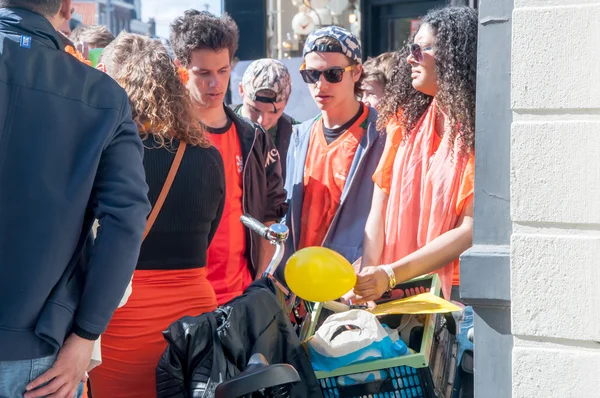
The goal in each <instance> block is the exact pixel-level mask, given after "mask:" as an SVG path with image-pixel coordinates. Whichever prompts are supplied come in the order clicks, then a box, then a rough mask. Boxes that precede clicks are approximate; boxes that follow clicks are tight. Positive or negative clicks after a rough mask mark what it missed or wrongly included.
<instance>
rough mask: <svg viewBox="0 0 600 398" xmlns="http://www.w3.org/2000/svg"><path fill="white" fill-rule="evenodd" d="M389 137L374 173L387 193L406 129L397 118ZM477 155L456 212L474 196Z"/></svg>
mask: <svg viewBox="0 0 600 398" xmlns="http://www.w3.org/2000/svg"><path fill="white" fill-rule="evenodd" d="M386 131H387V137H386V143H385V149H384V151H383V154H382V156H381V160H380V161H379V165H378V166H377V169H376V170H375V173H374V174H373V182H375V184H376V185H377V186H378V187H379V189H381V190H382V191H383V192H385V193H386V194H388V195H389V194H390V189H391V187H392V177H393V176H392V174H393V169H394V161H395V160H396V154H397V152H398V148H399V147H400V145H401V144H402V140H403V139H404V129H403V128H402V126H401V125H400V124H399V123H398V122H397V121H396V119H392V120H390V122H389V123H388V126H387V128H386ZM440 143H441V138H440V137H439V136H437V135H436V140H435V142H434V145H435V146H437V147H439V145H440ZM474 185H475V156H474V155H471V157H470V158H469V161H468V163H467V166H466V167H465V170H464V172H463V175H462V178H461V182H460V188H459V191H458V198H457V201H456V214H457V215H459V216H460V215H461V214H462V212H463V209H464V207H465V204H466V203H467V201H468V200H470V199H472V198H473V195H474V192H475V189H474ZM452 285H454V286H458V285H460V265H459V261H456V262H455V267H454V272H453V274H452Z"/></svg>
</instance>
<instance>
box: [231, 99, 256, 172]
mask: <svg viewBox="0 0 600 398" xmlns="http://www.w3.org/2000/svg"><path fill="white" fill-rule="evenodd" d="M224 108H225V114H226V115H227V117H228V118H230V119H231V120H232V121H233V124H234V125H235V129H236V130H237V133H238V137H239V138H240V146H241V147H242V156H243V158H244V162H245V160H246V159H247V158H248V156H250V152H252V146H253V144H254V139H255V137H256V130H257V129H258V128H260V127H258V125H257V124H255V123H253V122H251V121H250V120H249V119H246V118H244V117H242V116H240V115H238V114H237V113H235V111H233V109H231V108H230V107H228V106H224Z"/></svg>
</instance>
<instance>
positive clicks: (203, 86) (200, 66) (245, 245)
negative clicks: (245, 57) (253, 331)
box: [171, 10, 287, 304]
mask: <svg viewBox="0 0 600 398" xmlns="http://www.w3.org/2000/svg"><path fill="white" fill-rule="evenodd" d="M171 45H172V48H173V51H174V53H175V56H176V58H177V61H178V62H179V63H180V65H181V66H182V67H184V68H186V69H187V71H188V73H189V80H188V83H187V88H188V90H189V91H190V95H191V97H192V102H193V103H194V107H195V115H196V118H197V119H198V121H199V122H201V123H202V124H203V125H205V126H207V130H208V132H209V134H208V136H209V139H210V140H211V141H212V142H213V144H214V145H215V146H216V147H217V149H219V151H220V152H221V155H222V157H223V162H224V164H225V181H226V192H227V193H226V195H227V197H226V202H225V203H226V205H225V210H224V212H223V218H222V220H221V224H220V225H219V228H218V230H217V233H216V235H215V238H214V240H213V242H212V243H211V246H210V248H209V250H208V259H207V270H208V279H209V280H210V282H211V284H212V285H213V287H214V289H215V292H216V294H217V300H218V302H219V304H224V303H226V302H228V301H229V300H231V299H232V298H234V297H236V296H239V295H240V294H241V293H242V292H243V290H244V289H245V288H246V287H247V286H248V285H249V284H250V283H251V282H252V280H253V278H254V277H256V276H260V275H261V274H262V273H263V271H264V270H265V269H266V267H267V265H268V263H269V261H270V259H271V257H272V253H273V250H274V249H273V246H272V245H270V244H269V242H266V241H264V240H262V239H260V238H257V237H256V236H253V235H252V234H251V233H250V231H248V230H247V229H246V228H245V227H244V226H243V225H242V224H241V223H240V216H241V215H242V214H243V213H249V214H250V215H251V216H252V217H254V218H256V219H257V220H259V221H261V222H263V223H265V224H267V225H269V224H272V223H274V222H277V221H278V220H279V219H280V218H282V217H283V216H284V215H285V212H286V210H287V205H286V203H285V191H284V190H283V179H282V177H281V164H280V162H281V161H280V159H279V152H278V151H277V148H276V147H275V145H274V144H273V142H272V140H271V139H270V138H269V135H268V134H267V133H266V132H265V130H264V129H263V128H262V127H261V126H260V125H258V124H255V123H253V122H251V121H249V120H247V119H243V118H241V117H240V116H238V115H236V113H235V112H234V111H233V110H231V109H229V108H228V107H226V106H225V105H224V103H223V98H224V96H225V93H226V91H227V86H228V84H229V76H230V74H231V61H232V59H233V55H234V54H235V51H236V50H237V46H238V28H237V25H236V24H235V22H234V21H233V19H231V18H230V17H229V16H228V15H226V14H224V15H222V16H220V17H216V16H214V15H212V14H210V13H208V12H205V11H203V12H201V11H196V10H188V11H186V12H185V14H184V15H183V16H182V17H180V18H177V19H176V20H175V21H174V22H173V23H172V24H171Z"/></svg>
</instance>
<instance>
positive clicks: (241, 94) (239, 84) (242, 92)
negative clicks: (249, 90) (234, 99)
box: [238, 83, 244, 97]
mask: <svg viewBox="0 0 600 398" xmlns="http://www.w3.org/2000/svg"><path fill="white" fill-rule="evenodd" d="M238 90H239V91H240V97H244V86H242V83H238Z"/></svg>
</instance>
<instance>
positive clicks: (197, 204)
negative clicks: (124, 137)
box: [137, 136, 225, 270]
mask: <svg viewBox="0 0 600 398" xmlns="http://www.w3.org/2000/svg"><path fill="white" fill-rule="evenodd" d="M143 142H144V168H145V170H146V181H147V183H148V187H149V192H148V199H149V200H150V203H151V204H152V206H154V205H155V204H156V201H157V200H158V195H159V194H160V191H161V190H162V187H163V185H164V183H165V179H166V178H167V174H168V173H169V169H170V168H171V164H172V163H173V159H174V158H175V153H176V151H177V147H178V146H179V142H178V141H177V140H174V141H173V147H174V148H173V147H171V146H168V148H169V149H167V148H156V144H155V143H154V139H153V138H152V136H150V137H149V138H147V139H146V140H144V141H143ZM224 203H225V170H224V166H223V159H222V158H221V155H220V154H219V151H218V150H217V149H216V148H215V147H210V148H201V147H198V146H191V145H188V146H187V148H186V150H185V153H184V155H183V158H182V160H181V164H180V166H179V170H178V171H177V175H176V176H175V179H174V180H173V185H172V186H171V190H170V191H169V194H168V195H167V197H166V199H165V202H164V204H163V207H162V209H161V211H160V213H159V215H158V217H157V219H156V221H155V222H154V225H153V227H152V229H151V230H150V233H149V234H148V236H147V237H146V240H145V241H144V243H143V244H142V248H141V251H140V257H139V260H138V264H137V269H138V270H180V269H190V268H199V267H204V266H205V265H206V252H207V249H208V245H209V244H210V242H211V241H212V239H213V237H214V236H215V232H216V231H217V227H218V226H219V222H220V220H221V215H222V214H223V206H224Z"/></svg>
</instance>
